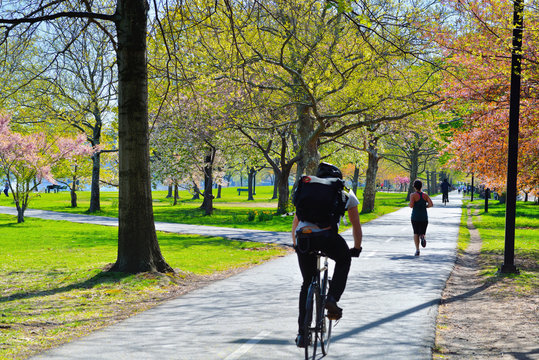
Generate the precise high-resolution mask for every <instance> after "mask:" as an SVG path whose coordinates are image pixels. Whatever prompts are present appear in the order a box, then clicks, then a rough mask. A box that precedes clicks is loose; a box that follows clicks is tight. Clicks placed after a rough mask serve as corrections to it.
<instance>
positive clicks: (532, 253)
mask: <svg viewBox="0 0 539 360" xmlns="http://www.w3.org/2000/svg"><path fill="white" fill-rule="evenodd" d="M480 206H481V209H482V210H481V211H480V212H479V214H478V216H475V217H474V222H473V223H474V226H475V227H476V228H477V229H478V231H479V234H480V236H481V239H482V242H483V244H482V248H481V264H482V267H483V272H482V273H483V274H484V275H485V276H487V277H491V278H496V277H499V276H506V277H508V278H510V279H513V280H512V281H513V282H514V283H515V284H516V285H518V291H522V292H524V293H528V292H529V291H532V290H533V289H535V291H537V289H538V288H539V206H537V205H534V204H533V203H531V202H527V203H524V202H520V201H519V202H517V209H516V221H515V227H516V229H515V265H516V266H517V268H518V269H519V270H520V275H516V274H511V275H500V274H499V273H498V269H499V267H500V266H501V264H502V263H503V256H504V249H505V204H499V203H498V202H497V201H491V202H490V203H489V211H488V213H485V212H484V209H483V202H482V203H481V204H480Z"/></svg>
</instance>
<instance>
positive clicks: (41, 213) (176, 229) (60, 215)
mask: <svg viewBox="0 0 539 360" xmlns="http://www.w3.org/2000/svg"><path fill="white" fill-rule="evenodd" d="M0 214H8V215H14V216H17V209H15V207H7V206H0ZM24 216H25V217H33V218H39V219H46V220H63V221H71V222H76V223H82V224H95V225H105V226H118V219H117V218H113V217H106V216H96V215H84V214H71V213H65V212H58V211H47V210H33V209H27V210H26V211H25V212H24ZM155 228H156V230H158V231H164V232H170V233H177V234H191V235H207V236H217V237H224V238H227V239H237V240H246V241H257V242H264V243H274V244H281V245H290V244H291V242H292V240H291V238H290V233H289V232H277V231H264V230H250V229H234V228H226V227H218V226H204V225H189V224H175V223H165V222H158V221H156V222H155Z"/></svg>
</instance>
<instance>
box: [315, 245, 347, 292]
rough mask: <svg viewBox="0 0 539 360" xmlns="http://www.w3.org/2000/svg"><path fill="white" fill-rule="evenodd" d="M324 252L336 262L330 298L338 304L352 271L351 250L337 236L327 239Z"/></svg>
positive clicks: (330, 287)
mask: <svg viewBox="0 0 539 360" xmlns="http://www.w3.org/2000/svg"><path fill="white" fill-rule="evenodd" d="M322 250H323V251H324V252H325V253H326V254H327V255H328V256H329V257H330V258H331V259H333V260H334V261H335V269H334V271H333V277H332V278H331V284H330V286H329V290H328V297H330V296H331V297H333V299H334V300H335V301H336V302H337V301H339V300H340V298H341V295H342V293H343V292H344V288H345V287H346V280H347V279H348V272H349V271H350V263H351V257H350V248H349V247H348V244H346V241H345V240H344V239H343V237H342V236H340V235H338V234H337V235H336V236H335V238H333V239H327V241H326V242H324V243H323V249H322Z"/></svg>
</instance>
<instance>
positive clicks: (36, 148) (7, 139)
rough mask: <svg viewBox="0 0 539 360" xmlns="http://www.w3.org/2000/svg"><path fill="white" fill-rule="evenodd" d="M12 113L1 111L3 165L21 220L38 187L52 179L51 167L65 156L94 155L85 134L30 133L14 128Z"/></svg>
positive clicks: (18, 220)
mask: <svg viewBox="0 0 539 360" xmlns="http://www.w3.org/2000/svg"><path fill="white" fill-rule="evenodd" d="M9 123H10V117H9V116H6V115H0V168H1V170H2V172H3V173H4V175H5V176H6V178H7V181H8V184H9V187H10V190H11V193H12V194H13V201H14V202H15V207H16V208H17V222H18V223H21V222H24V212H25V210H26V208H27V207H28V204H29V202H30V200H31V199H32V197H33V194H34V191H35V190H36V189H37V187H38V186H39V185H40V184H41V181H42V180H43V179H47V180H49V181H50V182H52V183H55V182H56V181H55V180H54V178H53V177H52V173H51V168H52V167H54V165H56V164H57V163H58V162H60V161H62V160H72V159H73V158H77V157H84V156H90V155H91V153H92V149H91V148H90V147H89V146H86V145H84V143H85V142H86V139H85V138H84V136H82V137H81V136H79V137H77V138H67V137H57V138H55V139H53V140H52V141H50V140H49V139H48V138H47V135H46V134H45V133H42V132H41V133H31V134H27V135H23V134H19V133H16V132H13V131H11V129H10V124H9Z"/></svg>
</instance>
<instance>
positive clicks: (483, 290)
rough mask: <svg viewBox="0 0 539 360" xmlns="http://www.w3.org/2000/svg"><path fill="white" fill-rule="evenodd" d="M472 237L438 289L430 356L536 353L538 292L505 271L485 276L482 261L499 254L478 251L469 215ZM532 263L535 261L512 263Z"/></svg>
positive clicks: (504, 356) (524, 357) (523, 356)
mask: <svg viewBox="0 0 539 360" xmlns="http://www.w3.org/2000/svg"><path fill="white" fill-rule="evenodd" d="M468 219H469V221H468V229H469V230H470V235H471V240H470V245H469V247H468V249H467V250H466V251H465V252H463V253H461V254H459V255H458V257H457V261H456V264H455V267H454V269H453V272H452V273H451V276H450V277H449V279H448V281H447V284H446V288H445V290H444V292H443V294H442V303H441V305H440V307H439V313H438V319H437V331H436V345H435V349H434V351H433V359H474V360H476V359H519V360H528V359H539V294H538V293H537V288H533V289H532V290H529V289H524V291H523V289H521V288H520V287H519V285H518V284H517V283H516V282H515V281H514V279H511V278H509V277H504V276H498V277H496V278H494V279H486V278H485V277H483V276H481V275H480V267H481V264H483V263H486V262H493V261H497V263H498V264H501V263H502V262H503V259H502V258H501V257H500V256H496V255H487V256H486V257H485V256H481V257H480V256H479V253H480V249H481V238H480V237H479V233H478V232H477V230H476V229H475V228H474V227H473V225H472V224H471V220H470V219H471V216H468ZM517 266H518V267H519V268H520V269H525V268H527V267H528V266H531V267H532V269H533V267H535V270H537V269H536V267H537V264H536V263H534V262H529V261H524V262H522V263H520V264H517Z"/></svg>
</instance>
